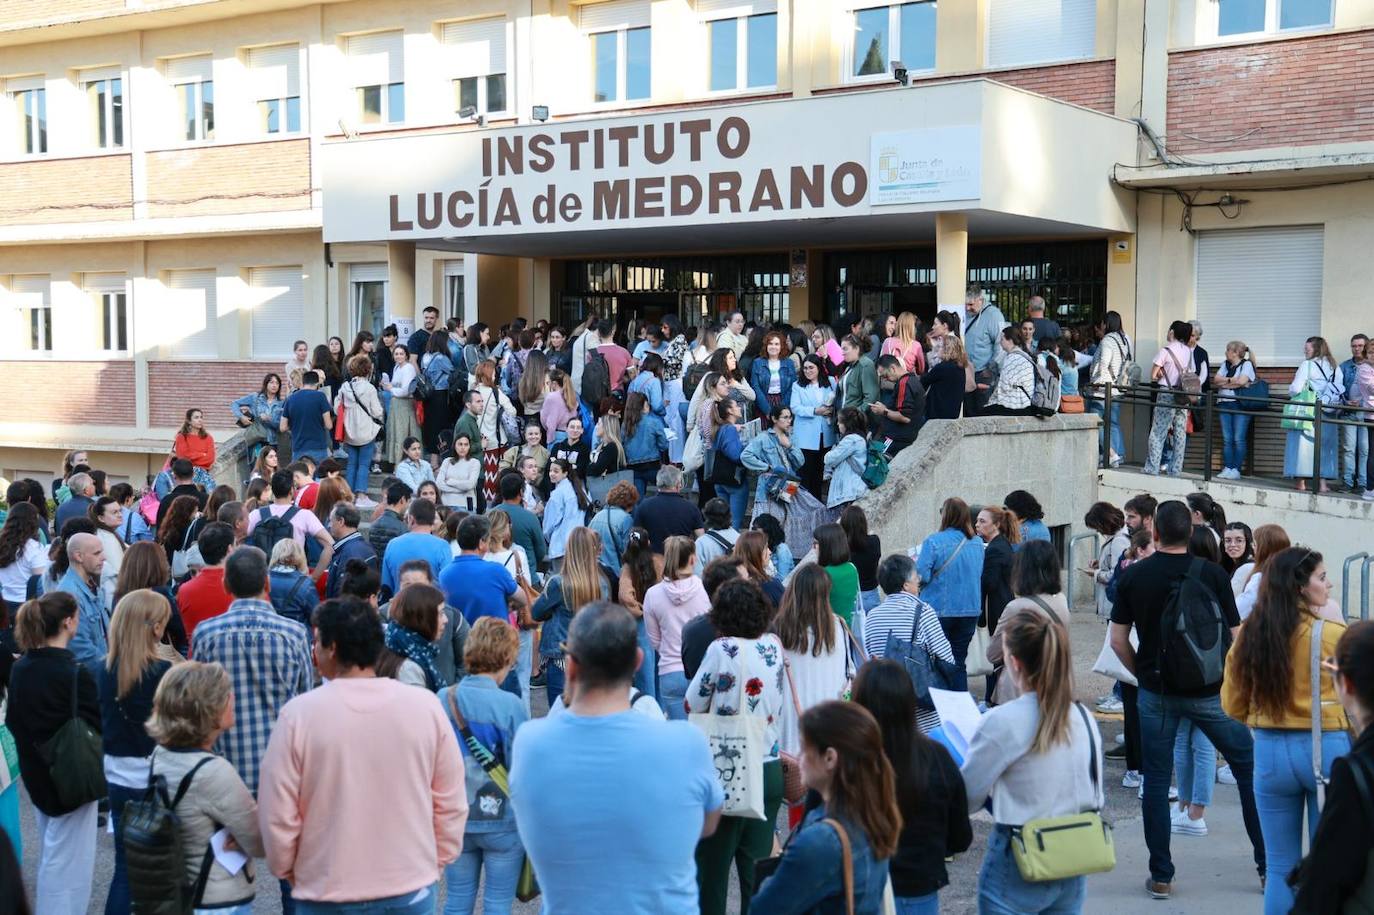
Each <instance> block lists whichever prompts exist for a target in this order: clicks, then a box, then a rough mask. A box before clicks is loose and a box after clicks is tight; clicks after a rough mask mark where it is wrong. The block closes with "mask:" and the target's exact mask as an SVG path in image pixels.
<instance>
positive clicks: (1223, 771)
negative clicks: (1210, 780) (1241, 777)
mask: <svg viewBox="0 0 1374 915" xmlns="http://www.w3.org/2000/svg"><path fill="white" fill-rule="evenodd" d="M1235 783H1236V776H1235V773H1233V772H1232V771H1231V767H1230V766H1222V767H1221V768H1220V769H1218V770H1217V784H1219V785H1234V784H1235Z"/></svg>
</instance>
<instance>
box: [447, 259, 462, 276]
mask: <svg viewBox="0 0 1374 915" xmlns="http://www.w3.org/2000/svg"><path fill="white" fill-rule="evenodd" d="M462 275H463V262H462V260H451V261H444V276H462Z"/></svg>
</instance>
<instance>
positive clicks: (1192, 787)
mask: <svg viewBox="0 0 1374 915" xmlns="http://www.w3.org/2000/svg"><path fill="white" fill-rule="evenodd" d="M1174 775H1175V777H1176V778H1177V779H1178V802H1179V803H1180V804H1197V805H1198V806H1199V807H1206V806H1207V805H1208V804H1210V803H1212V788H1213V786H1214V785H1216V781H1217V748H1216V747H1214V746H1212V742H1211V741H1210V740H1208V739H1207V735H1206V734H1204V733H1202V731H1200V730H1199V729H1198V726H1197V725H1195V724H1193V723H1192V722H1191V721H1189V720H1188V719H1187V718H1184V719H1183V720H1182V721H1180V722H1179V723H1178V737H1177V738H1175V739H1174Z"/></svg>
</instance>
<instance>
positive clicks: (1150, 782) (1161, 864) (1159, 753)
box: [1136, 687, 1287, 883]
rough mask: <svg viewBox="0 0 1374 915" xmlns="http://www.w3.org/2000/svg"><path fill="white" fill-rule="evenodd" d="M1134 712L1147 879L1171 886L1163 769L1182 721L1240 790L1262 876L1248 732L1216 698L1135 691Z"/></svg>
mask: <svg viewBox="0 0 1374 915" xmlns="http://www.w3.org/2000/svg"><path fill="white" fill-rule="evenodd" d="M1136 708H1137V709H1138V710H1139V712H1140V743H1141V775H1142V776H1143V777H1144V779H1145V786H1144V787H1145V798H1144V800H1142V801H1141V802H1140V813H1141V819H1142V820H1143V821H1144V827H1145V845H1146V846H1147V847H1148V848H1149V849H1150V877H1151V878H1152V879H1154V880H1156V881H1158V882H1160V883H1172V882H1173V879H1174V862H1173V859H1172V858H1171V857H1170V855H1169V838H1170V825H1171V824H1170V822H1169V770H1170V769H1172V768H1173V750H1174V741H1175V739H1176V738H1177V736H1178V727H1179V723H1180V722H1181V721H1183V720H1184V719H1187V720H1189V721H1191V722H1192V723H1193V724H1195V725H1197V727H1198V729H1199V730H1201V731H1202V733H1203V734H1204V735H1205V736H1206V737H1207V739H1208V740H1210V741H1211V742H1212V744H1213V745H1214V746H1215V747H1216V748H1217V749H1218V750H1220V751H1221V753H1222V755H1223V756H1225V757H1226V761H1227V762H1229V763H1230V764H1231V773H1232V774H1233V775H1235V777H1236V789H1237V790H1238V791H1239V792H1240V809H1241V816H1242V818H1243V819H1244V820H1245V832H1246V833H1247V834H1248V835H1249V836H1250V844H1251V846H1253V848H1254V858H1255V867H1256V870H1257V872H1258V873H1261V874H1263V873H1264V836H1263V834H1262V833H1261V832H1260V824H1259V814H1258V813H1257V812H1256V810H1255V793H1254V787H1253V780H1254V767H1255V742H1254V739H1253V738H1252V737H1251V736H1250V729H1249V728H1247V727H1246V726H1245V725H1243V724H1241V723H1240V722H1239V721H1236V720H1235V719H1234V718H1231V717H1229V716H1228V715H1227V714H1226V713H1225V712H1224V711H1222V710H1221V698H1220V697H1219V696H1201V697H1198V698H1195V699H1193V698H1187V697H1184V696H1165V695H1161V694H1159V693H1154V692H1151V691H1150V690H1148V689H1145V688H1144V687H1141V688H1140V690H1139V692H1138V693H1137V696H1136ZM1285 876H1287V875H1286V874H1276V875H1275V876H1274V879H1275V880H1278V881H1282V880H1283V879H1284V877H1285Z"/></svg>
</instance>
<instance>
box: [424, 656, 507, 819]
mask: <svg viewBox="0 0 1374 915" xmlns="http://www.w3.org/2000/svg"><path fill="white" fill-rule="evenodd" d="M450 694H452V696H453V700H454V701H456V702H457V704H458V711H459V712H460V713H462V716H463V718H464V720H466V722H467V725H468V729H469V730H470V731H471V732H472V736H473V737H475V738H476V739H477V740H478V741H480V742H481V744H482V746H483V747H484V748H486V750H487V752H488V753H490V754H491V755H492V756H494V757H495V758H496V762H497V763H499V764H501V765H503V766H505V767H506V771H507V772H509V771H510V764H511V752H510V751H511V744H512V743H513V742H514V741H515V731H516V729H517V728H519V727H520V725H522V724H524V723H525V722H526V721H528V720H529V714H528V713H526V711H525V706H524V703H522V702H521V701H520V697H519V696H514V695H512V694H510V693H508V692H506V691H505V690H503V689H501V688H500V687H499V686H497V684H496V681H495V680H493V679H492V678H491V677H483V676H474V677H465V678H463V680H462V681H461V682H459V684H458V685H457V686H450V687H445V688H444V689H441V690H439V704H440V705H442V706H443V707H444V714H445V715H446V716H448V719H449V723H450V724H452V725H453V734H454V736H455V737H457V738H458V746H459V748H460V749H461V750H462V753H463V768H464V770H465V773H464V774H465V776H466V778H465V779H464V781H465V782H466V783H467V792H468V821H467V824H466V825H465V826H464V827H463V831H464V832H466V833H472V834H476V833H495V832H515V809H514V808H513V807H511V805H510V797H509V795H508V794H507V793H506V791H503V790H502V789H501V788H500V787H498V786H497V785H496V783H495V782H493V781H492V779H491V776H490V775H488V774H487V772H486V770H485V769H483V768H482V763H481V762H480V761H479V760H477V759H475V758H474V757H473V755H472V749H471V748H470V747H468V745H467V744H466V743H465V742H464V741H463V735H462V734H461V733H459V731H458V724H457V722H455V721H454V720H453V710H452V706H451V705H450V700H449V696H450Z"/></svg>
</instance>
